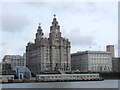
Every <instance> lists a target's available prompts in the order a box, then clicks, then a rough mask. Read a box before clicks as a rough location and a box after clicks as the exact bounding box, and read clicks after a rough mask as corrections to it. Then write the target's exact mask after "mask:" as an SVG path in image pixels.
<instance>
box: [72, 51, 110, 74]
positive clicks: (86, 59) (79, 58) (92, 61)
mask: <svg viewBox="0 0 120 90" xmlns="http://www.w3.org/2000/svg"><path fill="white" fill-rule="evenodd" d="M71 65H72V70H79V71H83V72H88V71H91V72H106V71H112V55H111V52H107V51H84V52H78V53H74V54H72V55H71Z"/></svg>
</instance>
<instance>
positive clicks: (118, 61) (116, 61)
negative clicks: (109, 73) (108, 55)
mask: <svg viewBox="0 0 120 90" xmlns="http://www.w3.org/2000/svg"><path fill="white" fill-rule="evenodd" d="M112 70H113V71H120V57H114V58H112Z"/></svg>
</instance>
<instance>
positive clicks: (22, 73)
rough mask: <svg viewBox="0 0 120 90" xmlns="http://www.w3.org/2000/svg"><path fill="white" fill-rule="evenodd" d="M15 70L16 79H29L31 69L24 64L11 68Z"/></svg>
mask: <svg viewBox="0 0 120 90" xmlns="http://www.w3.org/2000/svg"><path fill="white" fill-rule="evenodd" d="M13 70H14V71H15V72H16V76H17V77H18V79H19V80H20V79H31V77H32V75H31V71H30V70H29V69H28V68H27V67H25V66H16V67H14V69H13Z"/></svg>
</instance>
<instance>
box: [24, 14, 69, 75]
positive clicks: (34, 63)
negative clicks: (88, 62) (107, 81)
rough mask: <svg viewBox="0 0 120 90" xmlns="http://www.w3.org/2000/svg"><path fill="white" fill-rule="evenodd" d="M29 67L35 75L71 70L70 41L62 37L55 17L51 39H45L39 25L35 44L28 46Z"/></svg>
mask: <svg viewBox="0 0 120 90" xmlns="http://www.w3.org/2000/svg"><path fill="white" fill-rule="evenodd" d="M26 60H27V67H28V68H29V69H30V70H31V71H32V72H34V73H40V72H44V71H56V70H58V69H61V70H63V71H66V70H71V56H70V41H69V40H68V39H65V38H63V37H62V36H61V32H60V26H59V25H58V22H57V19H56V17H55V16H54V18H53V22H52V26H50V33H49V38H46V37H44V33H43V30H42V29H41V26H40V25H39V27H38V29H37V33H36V38H35V43H31V42H29V43H28V44H27V46H26Z"/></svg>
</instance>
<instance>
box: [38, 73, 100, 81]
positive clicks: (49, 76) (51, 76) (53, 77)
mask: <svg viewBox="0 0 120 90" xmlns="http://www.w3.org/2000/svg"><path fill="white" fill-rule="evenodd" d="M99 78H100V76H99V74H97V73H96V74H47V75H46V74H40V75H39V74H37V75H36V79H41V80H42V79H43V80H45V79H47V80H50V79H51V80H56V79H57V80H62V79H63V80H65V79H66V80H70V79H99Z"/></svg>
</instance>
